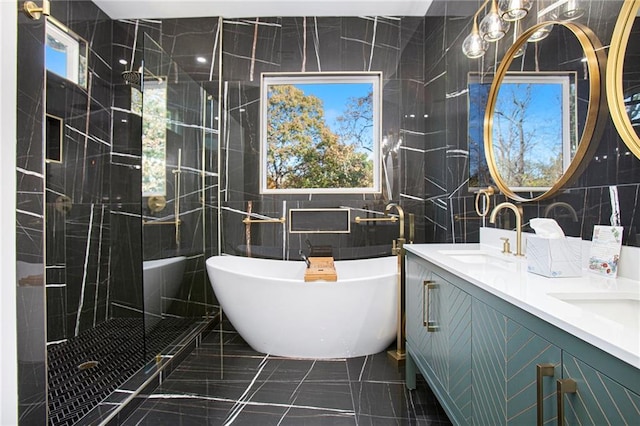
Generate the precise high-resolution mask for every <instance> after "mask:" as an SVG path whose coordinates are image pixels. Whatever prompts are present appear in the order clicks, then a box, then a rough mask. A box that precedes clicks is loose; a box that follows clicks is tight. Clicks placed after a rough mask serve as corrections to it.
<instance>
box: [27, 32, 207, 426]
mask: <svg viewBox="0 0 640 426" xmlns="http://www.w3.org/2000/svg"><path fill="white" fill-rule="evenodd" d="M141 38H142V36H141ZM141 45H142V46H141ZM138 49H139V53H142V55H143V61H144V64H143V69H142V70H141V71H142V72H141V74H140V75H139V76H138V77H139V80H138V81H137V82H132V81H129V80H125V79H121V80H120V79H114V82H113V85H112V87H111V90H112V92H111V91H109V90H108V89H107V88H105V90H104V91H97V94H94V95H93V96H94V97H95V96H98V95H102V94H103V92H104V95H105V99H96V101H95V102H94V98H90V97H89V94H88V92H87V91H86V90H84V89H83V88H82V87H80V86H78V85H77V84H75V83H73V82H71V81H68V80H66V79H64V78H62V77H60V76H58V75H57V74H55V73H53V72H47V80H46V101H47V104H46V113H47V114H49V115H51V116H54V117H57V118H59V119H60V122H61V123H62V124H61V132H60V133H59V134H58V133H56V136H57V137H58V138H59V139H60V140H59V141H52V142H56V143H59V144H60V145H61V146H62V147H63V148H64V149H61V150H60V158H56V159H55V161H47V163H46V213H45V221H46V222H45V229H46V244H47V245H46V254H45V258H46V307H45V306H41V305H42V304H43V301H42V300H41V301H40V305H36V301H37V300H36V301H34V306H41V307H40V308H38V309H42V310H45V311H46V315H47V323H46V336H47V370H48V371H47V374H48V382H47V392H48V417H49V424H55V425H72V424H82V422H83V421H84V420H83V418H85V419H86V417H85V416H87V415H89V416H93V415H95V411H92V410H93V409H94V408H96V409H97V410H98V411H99V410H100V407H99V404H100V403H101V401H103V400H105V399H106V398H107V397H110V400H111V399H112V398H114V397H115V396H117V395H121V394H123V393H117V392H116V393H114V391H115V390H116V389H118V388H119V387H120V386H122V385H123V384H124V383H125V382H126V381H127V380H129V379H130V378H132V377H134V376H135V380H136V381H137V380H138V376H139V375H140V374H142V375H143V376H145V377H146V375H147V374H151V373H149V371H150V370H151V369H149V368H147V367H148V366H149V365H152V364H153V363H154V362H155V360H156V359H157V357H158V356H160V357H162V356H164V355H166V354H171V353H173V351H175V347H176V345H175V344H176V343H177V342H180V341H182V340H183V339H184V338H185V337H186V336H188V335H190V333H191V332H192V331H194V330H195V329H200V328H202V327H203V326H204V324H206V323H208V321H210V318H212V317H213V315H215V314H216V313H217V306H216V302H215V299H214V297H213V292H212V290H211V286H210V284H209V282H208V280H207V277H206V271H205V259H206V258H207V257H208V256H211V255H212V254H214V253H216V252H217V245H216V242H217V209H216V205H217V176H218V175H217V152H218V130H217V128H215V126H217V121H216V117H217V111H218V103H217V99H218V95H217V90H216V92H215V93H207V92H206V91H205V90H204V89H203V88H202V87H201V85H200V84H198V83H196V82H195V81H194V80H193V79H191V78H190V77H189V76H188V74H186V73H185V72H183V71H182V70H181V69H180V67H179V66H178V64H177V63H175V62H174V61H173V60H172V59H171V58H170V57H169V55H167V54H166V53H165V52H164V51H163V50H162V49H161V47H160V46H159V44H158V43H156V42H155V41H154V40H153V39H151V38H150V37H148V36H146V35H145V37H144V40H143V43H139V45H138ZM208 84H209V85H211V87H215V88H216V89H217V87H218V85H217V83H216V82H208ZM157 87H162V90H156V91H155V95H154V96H151V94H152V93H154V90H153V88H157ZM112 93H113V95H114V97H116V98H118V99H119V100H122V99H124V100H125V101H124V102H127V103H128V102H129V100H130V101H131V108H130V109H129V110H128V108H126V106H125V107H124V108H118V109H116V110H114V111H112V110H110V108H109V105H110V102H111V100H112V99H111V94H112ZM147 94H149V96H148V97H147ZM145 97H146V98H145ZM158 98H160V99H161V102H162V104H159V102H160V101H159V99H158ZM150 101H151V102H150ZM135 103H138V108H136V105H134V104H135ZM97 105H104V106H105V107H104V111H102V110H101V111H100V112H99V113H96V112H95V111H94V109H95V108H97ZM158 111H160V113H158ZM109 129H112V131H113V133H112V135H113V136H111V134H109V131H110V130H109ZM143 132H144V135H143ZM149 135H151V136H153V135H161V139H162V141H161V142H162V144H157V145H156V146H152V147H151V152H152V153H153V155H154V156H155V158H154V161H155V163H154V167H156V168H160V172H161V173H157V174H156V179H163V180H164V181H163V182H161V184H160V185H158V186H157V187H158V188H163V189H162V191H160V190H156V191H154V192H153V194H152V195H150V196H147V195H146V194H145V195H143V189H142V188H143V185H142V182H143V167H142V164H143V161H144V159H143V158H142V156H143V155H141V153H142V151H143V147H142V143H143V140H145V139H146V141H147V142H148V141H149V140H151V142H154V140H153V138H149V137H148V136H149ZM156 142H158V141H156ZM152 145H153V143H152ZM45 146H46V145H45ZM160 146H162V149H160V148H159V147H160ZM159 176H162V177H161V178H160V177H159ZM30 274H31V275H34V277H35V272H34V273H31V272H30ZM40 277H41V275H40ZM43 335H44V333H43ZM143 379H144V377H143ZM142 382H144V380H141V381H140V383H142ZM107 405H108V404H107Z"/></svg>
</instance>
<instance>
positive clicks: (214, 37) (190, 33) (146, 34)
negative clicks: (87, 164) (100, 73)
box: [112, 18, 220, 316]
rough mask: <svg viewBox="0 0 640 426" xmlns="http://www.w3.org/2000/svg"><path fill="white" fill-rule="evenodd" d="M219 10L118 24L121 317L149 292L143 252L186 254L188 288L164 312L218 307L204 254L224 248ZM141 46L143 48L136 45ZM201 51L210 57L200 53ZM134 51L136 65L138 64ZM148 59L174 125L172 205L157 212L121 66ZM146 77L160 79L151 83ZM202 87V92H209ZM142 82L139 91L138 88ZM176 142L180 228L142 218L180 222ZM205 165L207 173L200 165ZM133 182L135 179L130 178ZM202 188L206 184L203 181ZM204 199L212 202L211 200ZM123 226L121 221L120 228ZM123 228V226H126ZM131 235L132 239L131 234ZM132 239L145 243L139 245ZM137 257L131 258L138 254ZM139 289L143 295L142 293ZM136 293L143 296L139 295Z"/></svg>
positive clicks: (116, 262)
mask: <svg viewBox="0 0 640 426" xmlns="http://www.w3.org/2000/svg"><path fill="white" fill-rule="evenodd" d="M219 37H220V35H219V31H218V19H217V18H202V19H170V20H122V21H115V22H114V43H113V46H114V58H115V59H114V62H115V61H116V60H117V59H119V58H123V59H125V60H126V61H127V62H128V64H126V65H115V67H118V68H117V70H116V71H114V80H113V83H114V84H113V89H114V108H113V109H114V126H113V128H114V158H117V160H114V164H113V167H114V172H113V175H114V182H115V180H117V181H118V182H120V183H121V184H120V183H118V184H115V185H114V189H113V191H114V195H113V200H114V204H113V210H112V220H114V217H117V221H116V224H117V227H118V230H117V231H113V233H114V235H122V237H118V238H117V239H114V240H115V241H114V243H113V246H114V247H117V248H118V250H119V251H118V254H117V255H113V256H112V274H115V275H117V276H118V278H117V280H116V281H117V282H119V283H122V284H121V285H119V286H117V288H116V291H117V296H114V297H117V300H119V302H118V303H117V304H116V305H117V310H116V311H114V312H117V313H118V315H127V312H129V313H131V312H136V311H138V312H139V311H140V310H141V303H142V301H141V297H142V295H141V294H140V295H137V296H136V294H132V293H135V292H134V290H133V289H134V288H135V287H133V286H131V282H140V280H142V270H141V265H142V260H143V259H144V260H152V259H159V258H165V257H173V256H187V259H188V261H187V266H186V269H185V274H184V278H183V282H182V285H181V287H180V293H179V294H177V295H173V296H172V297H171V298H166V299H165V300H164V301H163V304H164V307H165V308H164V311H163V312H164V313H166V314H170V315H177V316H201V315H204V314H205V313H206V312H210V311H212V310H213V309H214V305H215V299H214V298H213V294H212V290H211V287H210V284H209V283H208V281H207V277H206V270H205V263H204V261H205V259H206V258H207V257H209V256H210V255H212V254H213V253H214V252H217V218H216V210H214V206H215V205H216V203H217V201H216V194H217V173H216V170H217V136H218V131H217V128H216V127H217V121H216V120H215V116H216V115H217V92H218V79H219V77H218V75H219V60H218V56H219V48H220V47H219V46H220V41H219ZM134 52H135V53H134ZM197 56H202V57H204V58H206V63H204V64H203V63H200V62H197V61H196V57H197ZM132 59H133V65H131V63H132ZM143 59H144V61H145V67H147V69H148V70H149V71H151V72H153V73H154V74H156V75H159V76H162V77H163V78H164V79H165V80H166V81H167V88H168V91H167V93H168V104H169V105H168V109H169V110H170V111H171V114H172V115H171V120H172V122H171V124H170V125H169V126H168V127H169V128H168V129H167V170H166V176H167V197H166V198H167V204H166V207H165V208H164V209H163V210H162V211H160V212H156V213H153V212H151V210H150V209H149V207H148V204H147V201H148V198H147V197H141V192H142V188H141V186H140V182H141V169H140V168H141V155H142V151H141V148H142V147H141V141H140V135H141V133H142V132H141V126H142V117H141V115H140V112H139V111H134V110H132V106H131V105H132V104H131V102H132V100H131V91H132V88H131V86H130V85H128V84H125V81H124V80H123V79H122V78H121V75H120V74H121V73H122V72H123V71H128V70H137V69H138V68H139V67H140V65H141V62H142V60H143ZM146 84H153V82H152V81H149V82H147V83H146ZM201 88H204V91H202V90H201ZM133 90H135V89H133ZM178 150H180V152H181V154H180V156H181V174H180V191H179V193H180V197H179V201H180V220H181V225H180V236H179V239H178V240H176V233H175V226H171V225H144V226H141V223H142V221H169V222H170V221H173V220H174V219H175V213H174V212H175V205H176V194H177V191H176V186H175V184H176V180H175V177H176V174H174V173H173V172H174V171H176V170H177V167H178ZM202 170H205V172H204V173H201V171H202ZM127 182H129V183H128V184H127ZM203 188H204V189H203ZM203 200H204V201H205V202H206V204H204V205H203ZM115 228H116V225H114V229H115ZM120 233H122V234H120ZM125 235H126V236H128V237H129V238H125V237H124V236H125ZM131 238H133V239H134V240H135V241H137V243H132V242H131ZM132 259H133V260H132ZM136 297H138V299H136ZM134 300H138V302H137V304H136V303H133V304H132V303H131V302H132V301H134Z"/></svg>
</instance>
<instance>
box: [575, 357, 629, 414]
mask: <svg viewBox="0 0 640 426" xmlns="http://www.w3.org/2000/svg"><path fill="white" fill-rule="evenodd" d="M562 377H563V379H564V380H569V381H574V382H575V385H576V386H575V387H576V389H575V392H567V393H564V394H563V401H562V403H563V405H564V419H565V424H568V425H581V424H582V425H584V424H593V425H638V424H640V395H638V394H637V393H634V392H632V391H631V390H630V389H628V388H626V387H624V386H622V385H621V384H619V383H618V382H616V381H614V380H612V379H611V378H609V377H608V376H606V375H604V374H602V372H600V371H598V370H596V369H595V368H593V367H591V366H590V365H588V364H586V363H584V362H583V361H581V360H580V359H578V358H576V357H575V356H573V355H571V354H570V353H569V352H567V351H565V352H564V353H563V354H562ZM636 380H637V377H636ZM639 385H640V384H639ZM569 390H571V389H569Z"/></svg>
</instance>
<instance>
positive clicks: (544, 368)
mask: <svg viewBox="0 0 640 426" xmlns="http://www.w3.org/2000/svg"><path fill="white" fill-rule="evenodd" d="M554 373H555V371H554V365H553V364H538V365H536V395H537V397H536V401H537V402H536V404H537V405H536V409H537V412H538V416H537V419H538V420H537V422H536V425H537V426H542V424H543V423H544V407H543V399H544V392H543V390H544V387H543V386H542V378H543V377H553V375H554Z"/></svg>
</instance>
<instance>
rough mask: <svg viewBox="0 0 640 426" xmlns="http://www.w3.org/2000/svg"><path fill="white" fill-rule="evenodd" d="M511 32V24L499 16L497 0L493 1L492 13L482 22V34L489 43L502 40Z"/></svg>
mask: <svg viewBox="0 0 640 426" xmlns="http://www.w3.org/2000/svg"><path fill="white" fill-rule="evenodd" d="M507 31H509V23H508V22H506V21H503V20H502V18H500V15H499V14H498V5H497V4H496V0H492V1H491V11H490V12H489V13H488V14H487V15H485V17H484V18H482V21H480V33H481V34H482V37H483V38H484V39H485V40H486V41H489V42H495V41H498V40H500V39H501V38H502V37H504V36H505V34H506V33H507Z"/></svg>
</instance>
